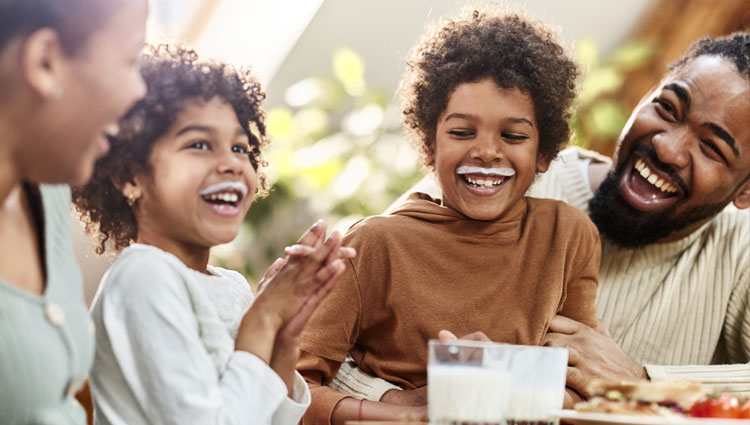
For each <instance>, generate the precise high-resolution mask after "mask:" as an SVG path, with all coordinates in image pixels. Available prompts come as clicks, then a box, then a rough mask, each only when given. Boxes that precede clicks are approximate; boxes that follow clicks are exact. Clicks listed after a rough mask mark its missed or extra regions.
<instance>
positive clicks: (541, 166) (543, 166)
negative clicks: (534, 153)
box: [536, 154, 554, 173]
mask: <svg viewBox="0 0 750 425" xmlns="http://www.w3.org/2000/svg"><path fill="white" fill-rule="evenodd" d="M553 159H554V158H552V157H550V156H549V155H541V154H540V155H539V156H538V157H537V160H536V172H537V173H544V172H546V171H547V169H549V164H550V163H551V162H552V160H553Z"/></svg>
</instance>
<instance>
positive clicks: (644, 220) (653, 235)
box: [589, 147, 734, 248]
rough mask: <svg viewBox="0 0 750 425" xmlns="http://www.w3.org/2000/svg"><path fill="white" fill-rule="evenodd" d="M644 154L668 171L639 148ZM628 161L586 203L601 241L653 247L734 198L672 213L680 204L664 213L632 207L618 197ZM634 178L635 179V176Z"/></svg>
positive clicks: (611, 174) (654, 153) (629, 245)
mask: <svg viewBox="0 0 750 425" xmlns="http://www.w3.org/2000/svg"><path fill="white" fill-rule="evenodd" d="M638 150H639V151H641V152H643V151H647V152H644V153H646V154H647V156H648V157H649V159H650V160H651V162H652V164H654V165H655V166H657V167H658V168H661V169H663V168H667V169H668V166H667V165H666V164H663V163H662V162H660V161H659V160H658V158H657V157H656V152H653V148H652V149H648V148H647V149H643V147H641V149H638ZM627 164H629V162H628V161H623V162H622V163H621V164H620V165H619V166H618V167H617V169H615V170H614V172H612V171H610V172H609V173H608V174H607V177H606V178H605V179H604V181H603V182H602V184H601V185H600V186H599V189H597V191H596V193H595V194H594V197H593V198H592V199H591V200H590V201H589V216H590V217H591V220H592V221H593V222H594V224H595V225H596V227H597V228H598V229H599V233H600V234H601V235H602V237H603V238H605V239H607V240H609V241H611V242H614V243H615V244H617V245H619V246H621V247H624V248H638V247H641V246H644V245H649V244H652V243H654V242H656V241H658V240H660V239H663V238H665V237H667V236H669V235H671V234H674V233H675V232H679V231H680V230H683V229H685V228H687V227H688V226H690V225H693V224H695V223H698V222H701V221H703V220H705V219H707V218H709V217H713V216H714V215H716V214H718V213H719V212H721V211H722V210H723V209H724V207H726V206H727V204H729V202H730V201H731V200H732V198H733V197H734V195H731V196H730V197H729V198H727V199H725V200H724V201H721V202H719V203H716V204H706V205H699V206H696V207H692V208H690V209H688V210H686V211H684V212H681V213H679V214H678V213H675V210H676V209H677V207H678V206H679V205H680V204H681V202H682V201H683V200H681V201H679V202H676V203H675V204H674V205H672V206H671V207H669V208H667V209H666V210H664V211H657V212H646V211H640V210H638V209H636V208H633V207H632V206H631V205H630V204H628V203H627V202H626V201H625V200H624V199H623V198H622V195H621V194H620V191H619V188H618V186H619V181H620V177H621V176H622V174H623V172H624V171H625V170H624V168H625V166H626V165H627ZM636 178H637V177H636Z"/></svg>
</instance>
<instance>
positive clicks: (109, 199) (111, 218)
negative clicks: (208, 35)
mask: <svg viewBox="0 0 750 425" xmlns="http://www.w3.org/2000/svg"><path fill="white" fill-rule="evenodd" d="M141 75H142V76H143V79H144V81H145V83H146V88H147V91H146V96H145V97H144V98H143V99H141V100H140V101H138V102H137V103H136V104H135V105H133V107H132V108H131V109H130V110H129V111H128V112H127V113H126V114H125V115H124V116H123V117H122V118H121V119H120V121H119V131H118V133H117V135H116V136H108V139H109V143H110V146H111V147H110V151H109V152H108V153H107V155H105V156H104V157H102V158H100V159H99V160H98V161H97V162H96V165H95V167H94V173H93V176H92V178H91V181H90V182H89V183H88V184H86V185H85V186H83V187H79V188H74V189H73V202H74V204H75V207H76V209H77V210H78V212H79V213H80V214H81V221H82V222H83V224H84V227H85V228H86V231H87V232H88V233H89V234H91V235H92V236H95V237H96V238H97V246H96V252H97V254H102V253H104V252H105V251H106V249H107V243H108V241H111V244H112V245H111V247H112V248H113V249H114V251H116V252H119V251H120V250H122V249H123V248H125V247H127V246H128V245H130V244H131V243H133V242H134V241H135V240H136V238H137V235H138V226H137V223H136V219H135V215H134V213H133V210H132V209H131V207H130V206H129V205H128V203H127V200H126V199H125V197H124V196H123V194H122V192H120V190H118V189H117V187H116V186H115V183H114V182H115V181H118V182H128V181H131V180H132V179H133V177H134V176H135V174H136V173H150V172H151V165H150V164H149V157H150V156H151V149H152V147H153V145H154V142H156V140H158V139H159V138H160V137H161V136H162V135H164V134H165V133H166V132H167V131H168V130H169V128H170V127H171V126H172V124H173V123H174V122H175V120H176V119H177V116H178V114H179V113H180V112H181V111H182V109H183V107H184V106H185V103H186V102H187V101H190V100H195V99H203V100H205V101H209V100H211V99H212V98H214V97H219V98H221V99H223V100H225V101H226V102H227V103H228V104H230V105H231V106H232V109H234V112H235V113H236V114H237V118H238V120H239V122H240V123H241V124H242V127H243V129H244V130H245V133H246V134H247V137H248V139H249V141H250V153H249V154H248V156H249V160H250V162H251V163H252V165H253V168H255V170H256V171H258V169H259V168H260V167H262V166H265V165H266V163H265V161H264V160H263V159H262V158H261V155H260V151H261V148H264V147H265V146H267V145H268V138H267V137H266V124H265V113H264V112H263V110H262V109H261V103H262V102H263V100H264V99H265V97H266V95H265V93H264V92H263V91H262V90H261V87H260V83H259V82H258V81H257V80H256V79H255V77H254V76H253V75H252V74H251V73H250V71H249V70H238V69H235V68H234V67H232V66H230V65H226V64H222V63H215V62H208V61H201V60H199V59H198V55H197V54H196V52H195V51H194V50H191V49H189V48H186V47H183V46H179V45H166V44H163V45H159V46H156V47H150V48H149V49H148V51H147V52H146V53H144V54H143V55H142V57H141ZM258 188H259V191H260V192H261V194H264V193H265V192H266V191H267V189H268V187H267V183H266V180H265V176H264V175H263V174H261V173H258Z"/></svg>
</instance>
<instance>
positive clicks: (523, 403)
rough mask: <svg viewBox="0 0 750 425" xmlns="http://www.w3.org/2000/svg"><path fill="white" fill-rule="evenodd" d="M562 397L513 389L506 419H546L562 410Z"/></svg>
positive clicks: (549, 392) (556, 392) (558, 393)
mask: <svg viewBox="0 0 750 425" xmlns="http://www.w3.org/2000/svg"><path fill="white" fill-rule="evenodd" d="M428 388H429V387H428ZM563 396H564V391H560V390H542V389H538V390H532V389H531V388H518V387H514V388H513V389H512V390H511V392H510V404H509V405H508V412H507V414H506V417H507V418H508V419H515V420H517V421H518V420H524V421H537V420H545V419H548V418H549V417H550V414H549V411H550V410H553V409H562V404H563Z"/></svg>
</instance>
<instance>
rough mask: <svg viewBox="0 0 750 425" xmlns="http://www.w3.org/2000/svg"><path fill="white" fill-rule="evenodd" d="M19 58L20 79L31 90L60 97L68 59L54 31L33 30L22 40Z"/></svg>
mask: <svg viewBox="0 0 750 425" xmlns="http://www.w3.org/2000/svg"><path fill="white" fill-rule="evenodd" d="M20 59H21V69H22V72H23V79H24V81H26V84H28V86H29V87H30V88H31V90H33V91H34V92H35V93H36V94H37V95H38V96H39V97H41V98H43V99H57V98H60V97H61V96H62V94H63V89H64V88H65V87H64V85H65V84H64V82H65V68H66V62H67V60H68V59H67V57H66V55H65V52H64V51H63V47H62V45H61V44H60V38H59V37H58V35H57V32H56V31H54V30H52V29H49V28H44V29H40V30H37V31H34V32H33V33H32V34H31V35H30V36H29V37H28V38H27V39H26V41H25V42H24V45H23V47H22V50H21V58H20Z"/></svg>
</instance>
